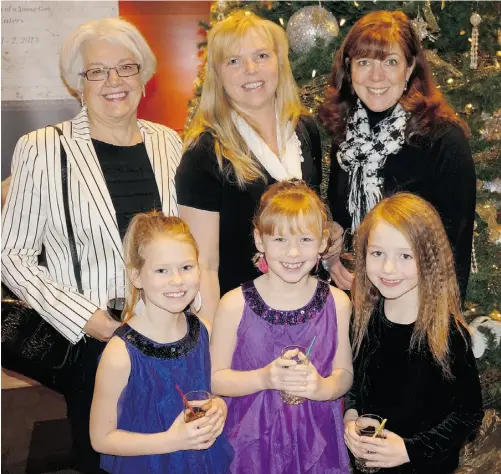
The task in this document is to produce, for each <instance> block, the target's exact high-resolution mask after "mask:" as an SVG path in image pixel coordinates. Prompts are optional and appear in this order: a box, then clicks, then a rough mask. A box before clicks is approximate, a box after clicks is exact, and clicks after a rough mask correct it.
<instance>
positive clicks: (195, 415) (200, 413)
mask: <svg viewBox="0 0 501 474" xmlns="http://www.w3.org/2000/svg"><path fill="white" fill-rule="evenodd" d="M211 406H212V403H211V402H206V403H204V404H203V405H202V406H199V407H197V406H192V407H191V408H192V410H193V411H192V410H190V409H188V410H187V411H186V412H185V414H184V421H186V423H191V422H192V421H195V420H198V419H199V418H203V417H204V416H205V413H206V412H207V411H209V408H210V407H211Z"/></svg>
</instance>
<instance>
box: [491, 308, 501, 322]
mask: <svg viewBox="0 0 501 474" xmlns="http://www.w3.org/2000/svg"><path fill="white" fill-rule="evenodd" d="M489 318H491V319H493V320H494V321H499V322H501V313H500V312H499V311H498V310H497V309H494V310H492V311H491V312H490V313H489Z"/></svg>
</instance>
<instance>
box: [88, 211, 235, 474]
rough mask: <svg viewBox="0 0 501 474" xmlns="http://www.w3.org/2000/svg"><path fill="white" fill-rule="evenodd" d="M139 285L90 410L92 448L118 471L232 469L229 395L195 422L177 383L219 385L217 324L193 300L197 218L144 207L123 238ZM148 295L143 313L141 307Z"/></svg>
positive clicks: (133, 287) (177, 473)
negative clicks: (226, 428) (212, 346)
mask: <svg viewBox="0 0 501 474" xmlns="http://www.w3.org/2000/svg"><path fill="white" fill-rule="evenodd" d="M124 247H125V249H124V255H125V263H126V267H127V270H128V278H129V281H128V283H129V284H130V291H129V295H128V297H127V306H126V308H125V310H124V314H123V319H124V320H125V321H126V322H124V323H123V324H122V325H121V326H120V327H119V328H118V329H117V330H116V331H115V335H114V337H112V338H111V339H110V342H109V343H108V344H107V346H106V348H105V349H104V352H103V355H102V358H101V361H100V363H99V368H98V370H97V375H96V387H95V391H94V399H93V401H92V408H91V415H90V438H91V441H92V446H93V448H94V449H95V450H96V451H98V452H100V453H103V454H102V455H101V468H102V469H104V470H105V471H106V472H109V473H112V474H139V473H148V474H164V473H169V474H186V473H197V474H226V473H227V472H228V469H229V464H230V462H231V459H232V449H231V446H230V445H229V443H228V441H227V440H226V437H225V436H224V435H221V432H222V429H223V425H224V420H225V417H226V404H225V402H224V401H223V400H222V399H221V398H213V399H212V406H211V407H210V408H209V410H208V411H207V412H206V414H205V416H204V417H202V418H198V419H195V420H194V421H191V422H189V423H187V422H186V421H185V413H184V410H183V402H182V399H181V396H180V394H179V393H178V391H177V389H176V385H179V386H180V387H181V389H182V390H183V391H184V392H185V393H186V392H189V391H192V390H203V391H206V392H210V359H209V331H208V329H207V325H206V324H205V323H204V322H202V321H201V320H200V319H199V318H198V317H197V316H195V315H194V314H193V313H191V312H190V311H187V310H186V308H187V306H188V305H189V304H190V303H191V302H192V301H193V300H194V299H195V298H196V295H197V293H198V288H199V279H200V276H199V270H198V263H197V261H198V247H197V244H196V242H195V239H194V238H193V236H192V235H191V233H190V231H189V228H188V226H187V225H186V224H185V223H184V222H183V221H182V220H181V219H179V218H178V217H166V216H164V215H163V214H162V213H160V212H155V211H154V212H151V213H148V214H137V215H136V216H135V217H134V218H133V219H132V221H131V223H130V225H129V229H128V230H127V234H126V235H125V240H124ZM139 298H142V300H143V302H144V312H143V314H134V313H133V311H134V308H135V307H136V303H137V302H138V300H139Z"/></svg>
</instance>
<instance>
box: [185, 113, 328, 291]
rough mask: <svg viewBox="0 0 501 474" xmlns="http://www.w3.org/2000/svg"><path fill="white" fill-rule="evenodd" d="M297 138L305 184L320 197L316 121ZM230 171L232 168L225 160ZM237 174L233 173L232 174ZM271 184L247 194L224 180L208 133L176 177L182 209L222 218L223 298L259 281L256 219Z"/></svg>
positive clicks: (304, 125)
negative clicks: (212, 214)
mask: <svg viewBox="0 0 501 474" xmlns="http://www.w3.org/2000/svg"><path fill="white" fill-rule="evenodd" d="M296 133H297V135H298V138H299V139H300V141H301V149H302V153H303V158H304V161H303V163H302V164H301V168H302V173H303V180H304V181H305V182H306V183H308V184H310V185H312V186H313V187H315V188H316V189H317V191H318V192H319V188H320V183H321V180H322V171H321V159H322V151H321V144H320V134H319V133H318V129H317V126H316V125H315V123H314V122H313V120H312V119H310V118H307V117H303V118H301V120H300V122H299V124H298V126H297V128H296ZM223 166H224V167H231V164H230V162H228V161H227V160H223ZM230 169H231V168H230ZM264 174H265V176H266V181H263V180H262V179H260V180H256V181H254V182H252V183H249V184H247V185H246V187H245V188H244V189H241V188H239V187H238V185H237V184H236V180H235V179H234V178H233V177H232V176H233V175H232V172H230V173H229V177H226V176H224V174H223V172H222V171H221V170H220V168H219V165H218V162H217V158H216V154H215V152H214V139H213V137H212V135H211V134H210V133H208V132H206V133H204V134H203V135H202V136H201V137H200V140H199V142H198V143H197V145H196V146H195V147H193V148H191V149H189V150H187V151H186V152H185V153H184V154H183V157H182V158H181V163H180V165H179V167H178V169H177V173H176V192H177V197H178V204H180V205H182V206H187V207H192V208H195V209H201V210H206V211H214V212H218V213H219V286H220V289H221V296H222V295H224V294H225V293H227V292H228V291H230V290H232V289H233V288H236V287H238V286H240V285H241V284H242V283H244V282H246V281H249V280H253V279H255V278H256V277H258V276H259V272H258V270H257V269H256V268H255V267H254V265H253V264H252V257H253V256H254V254H255V253H256V248H255V246H254V238H253V227H252V219H253V217H254V213H255V211H256V209H257V206H258V204H259V200H260V199H261V196H262V195H263V194H264V192H265V191H266V189H267V187H268V186H269V185H270V184H273V183H275V182H276V181H275V180H274V179H273V178H272V177H271V176H270V175H269V174H268V173H267V172H266V171H264Z"/></svg>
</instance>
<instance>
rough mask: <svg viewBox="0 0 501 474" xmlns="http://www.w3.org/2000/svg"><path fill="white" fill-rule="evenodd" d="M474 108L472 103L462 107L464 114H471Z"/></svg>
mask: <svg viewBox="0 0 501 474" xmlns="http://www.w3.org/2000/svg"><path fill="white" fill-rule="evenodd" d="M475 110H476V108H475V106H474V105H473V104H466V105H465V106H464V109H463V111H464V113H465V114H466V115H471V114H472V113H473V112H475Z"/></svg>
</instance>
